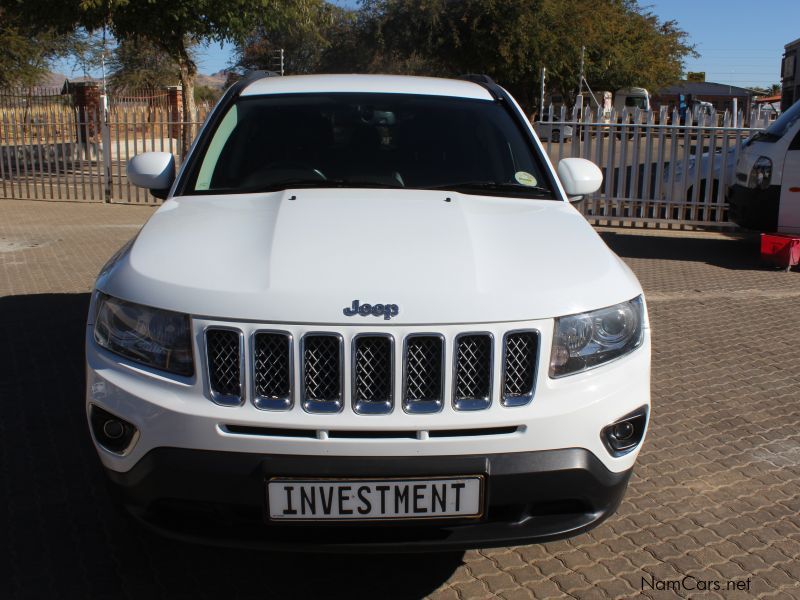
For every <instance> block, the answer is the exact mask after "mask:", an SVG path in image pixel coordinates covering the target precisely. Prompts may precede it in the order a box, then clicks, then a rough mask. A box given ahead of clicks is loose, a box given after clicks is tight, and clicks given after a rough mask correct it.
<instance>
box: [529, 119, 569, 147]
mask: <svg viewBox="0 0 800 600" xmlns="http://www.w3.org/2000/svg"><path fill="white" fill-rule="evenodd" d="M559 118H560V117H557V116H556V115H553V121H552V122H551V121H550V115H549V114H543V115H542V118H541V119H540V120H539V121H536V124H535V125H534V130H535V131H536V135H538V136H539V139H540V140H542V141H544V142H546V141H551V142H555V143H558V142H560V141H561V140H570V139H572V125H567V124H566V123H562V122H560V121H558V119H559Z"/></svg>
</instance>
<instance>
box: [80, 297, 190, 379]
mask: <svg viewBox="0 0 800 600" xmlns="http://www.w3.org/2000/svg"><path fill="white" fill-rule="evenodd" d="M97 303H98V307H97V316H96V318H95V325H94V340H95V341H96V342H97V343H98V345H100V346H102V347H103V348H105V349H106V350H108V351H110V352H113V353H115V354H119V355H120V356H124V357H125V358H127V359H130V360H132V361H134V362H138V363H141V364H143V365H147V366H149V367H154V368H156V369H161V370H162V371H169V372H170V373H176V374H178V375H186V376H190V375H192V374H193V373H194V362H193V360H192V336H191V324H190V322H189V316H188V315H183V314H180V313H175V312H171V311H168V310H161V309H159V308H150V307H148V306H141V305H140V304H133V303H132V302H126V301H125V300H118V299H117V298H112V297H111V296H106V295H105V294H101V295H100V297H99V298H98V302H97Z"/></svg>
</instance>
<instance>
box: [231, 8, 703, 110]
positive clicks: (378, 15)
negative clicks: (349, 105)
mask: <svg viewBox="0 0 800 600" xmlns="http://www.w3.org/2000/svg"><path fill="white" fill-rule="evenodd" d="M311 4H312V5H313V6H314V9H313V10H312V11H311V13H310V16H309V15H306V17H307V18H306V21H305V22H304V23H303V24H301V25H298V24H296V23H295V24H293V25H292V24H289V25H288V26H281V27H282V28H279V29H277V30H275V29H273V30H267V29H263V28H262V29H257V30H254V31H252V32H251V33H250V34H249V35H248V36H247V38H246V39H245V40H244V42H243V44H242V45H241V46H240V54H239V55H240V61H239V64H240V66H241V67H244V68H251V67H263V66H266V65H265V57H266V56H267V55H268V52H269V51H271V50H274V49H275V48H279V47H283V48H285V49H286V50H287V60H288V61H293V60H296V61H297V62H298V65H297V67H296V71H294V72H307V71H313V70H316V71H323V72H325V71H327V72H331V71H339V72H342V71H345V72H353V71H355V72H385V73H407V74H421V75H439V76H454V75H459V74H462V73H486V74H488V75H490V76H492V77H493V78H494V79H495V80H497V81H498V82H499V83H501V84H502V85H504V86H505V87H507V88H508V89H509V90H511V91H512V93H514V95H515V96H516V97H517V98H518V99H519V100H520V101H521V102H522V103H523V105H527V106H529V107H530V106H532V104H533V99H534V98H535V97H536V96H537V89H538V83H539V71H540V68H541V67H543V66H544V67H547V71H548V86H547V87H548V89H549V90H550V91H552V92H558V93H560V94H562V95H563V96H564V97H565V98H567V99H574V97H575V94H576V92H577V87H578V78H579V68H580V54H581V46H585V47H586V54H585V74H586V79H587V80H588V82H589V84H590V85H591V86H592V88H593V89H594V90H596V91H600V90H611V91H613V90H616V89H619V88H622V87H627V86H632V85H636V86H641V87H646V88H648V89H653V90H655V89H658V88H660V87H662V86H664V85H666V84H669V83H672V82H674V81H676V80H678V79H679V78H680V76H681V73H682V71H683V63H684V60H685V58H686V57H687V56H690V55H692V54H693V47H692V46H691V45H690V44H689V43H688V36H687V34H686V33H685V32H684V31H682V30H681V29H680V28H679V26H678V25H677V23H676V22H674V21H665V22H664V21H661V20H659V19H658V18H657V17H656V16H655V15H653V14H652V12H650V10H649V9H647V8H643V7H642V6H640V5H639V4H638V3H637V2H636V1H635V0H362V2H361V5H360V8H359V9H358V10H357V11H351V12H350V14H349V15H348V14H346V11H341V10H340V11H339V15H338V16H337V17H336V18H335V19H333V20H331V19H330V15H331V14H332V13H331V12H326V7H325V3H323V2H321V0H318V1H316V2H312V3H311ZM330 10H331V9H330V8H329V9H328V11H330ZM331 21H332V22H333V25H331ZM309 26H310V29H309Z"/></svg>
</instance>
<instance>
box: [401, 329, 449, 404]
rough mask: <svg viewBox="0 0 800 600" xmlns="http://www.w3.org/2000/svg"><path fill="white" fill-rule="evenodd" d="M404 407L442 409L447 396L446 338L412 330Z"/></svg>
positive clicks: (407, 346) (408, 340) (406, 357)
mask: <svg viewBox="0 0 800 600" xmlns="http://www.w3.org/2000/svg"><path fill="white" fill-rule="evenodd" d="M403 364H404V366H403V409H404V410H405V411H406V412H409V413H432V412H438V411H440V410H441V409H442V398H443V396H444V338H443V337H442V336H441V335H437V334H433V335H431V334H411V335H409V336H407V337H406V340H405V352H404V362H403Z"/></svg>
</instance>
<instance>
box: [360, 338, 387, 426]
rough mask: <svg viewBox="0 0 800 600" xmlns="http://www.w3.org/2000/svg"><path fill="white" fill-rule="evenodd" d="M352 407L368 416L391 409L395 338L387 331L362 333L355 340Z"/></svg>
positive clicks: (384, 412)
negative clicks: (384, 332)
mask: <svg viewBox="0 0 800 600" xmlns="http://www.w3.org/2000/svg"><path fill="white" fill-rule="evenodd" d="M352 369H353V392H352V393H353V410H355V411H356V412H357V413H360V414H365V415H375V414H386V413H388V412H391V410H392V404H393V402H392V399H393V394H392V389H393V388H394V377H392V373H393V372H394V340H393V338H392V337H391V336H390V335H387V334H378V335H372V334H363V335H358V336H356V338H355V339H354V340H353V366H352Z"/></svg>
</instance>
